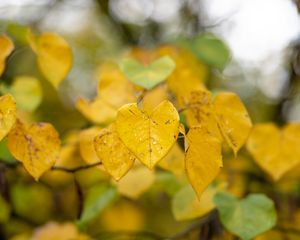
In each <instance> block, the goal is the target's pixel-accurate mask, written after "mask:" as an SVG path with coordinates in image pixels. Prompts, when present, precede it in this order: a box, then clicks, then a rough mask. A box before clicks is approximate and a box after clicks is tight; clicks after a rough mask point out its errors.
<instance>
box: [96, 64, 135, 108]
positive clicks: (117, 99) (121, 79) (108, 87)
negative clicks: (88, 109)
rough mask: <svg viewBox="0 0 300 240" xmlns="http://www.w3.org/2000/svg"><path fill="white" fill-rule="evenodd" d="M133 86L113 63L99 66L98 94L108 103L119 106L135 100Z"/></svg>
mask: <svg viewBox="0 0 300 240" xmlns="http://www.w3.org/2000/svg"><path fill="white" fill-rule="evenodd" d="M135 90H136V89H135V86H134V85H133V84H132V83H131V82H129V81H128V80H127V79H126V78H125V76H124V75H123V74H122V72H121V71H120V69H119V67H118V65H117V64H115V63H105V64H103V65H102V66H101V68H100V77H99V86H98V95H99V96H100V97H101V98H102V99H103V100H104V101H105V102H107V103H108V104H109V105H111V106H113V107H115V108H119V107H121V106H122V105H124V104H126V103H131V102H135V101H136V96H135Z"/></svg>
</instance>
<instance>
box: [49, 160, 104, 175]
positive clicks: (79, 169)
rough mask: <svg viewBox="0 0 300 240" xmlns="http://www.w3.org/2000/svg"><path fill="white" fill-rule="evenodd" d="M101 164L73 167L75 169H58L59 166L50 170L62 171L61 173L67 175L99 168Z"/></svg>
mask: <svg viewBox="0 0 300 240" xmlns="http://www.w3.org/2000/svg"><path fill="white" fill-rule="evenodd" d="M101 164H102V162H96V163H93V164H89V165H83V166H79V167H75V168H66V167H60V166H53V167H52V168H51V170H58V171H63V172H68V173H74V172H77V171H81V170H85V169H88V168H92V167H96V166H99V165H101Z"/></svg>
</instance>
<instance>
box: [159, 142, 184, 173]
mask: <svg viewBox="0 0 300 240" xmlns="http://www.w3.org/2000/svg"><path fill="white" fill-rule="evenodd" d="M158 166H159V167H161V168H163V169H165V170H168V171H170V172H172V173H173V174H175V175H182V174H183V173H184V151H183V150H182V149H181V147H180V146H179V144H176V143H175V144H174V145H173V147H172V148H171V150H170V151H169V152H168V154H167V155H166V156H165V157H164V158H163V159H162V160H161V161H160V162H159V163H158Z"/></svg>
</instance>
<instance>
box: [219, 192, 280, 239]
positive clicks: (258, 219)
mask: <svg viewBox="0 0 300 240" xmlns="http://www.w3.org/2000/svg"><path fill="white" fill-rule="evenodd" d="M214 202H215V204H216V206H217V209H218V211H219V214H220V219H221V222H222V224H223V225H224V226H225V227H226V228H227V229H228V230H229V231H230V232H232V233H234V234H236V235H237V236H239V237H241V238H242V239H244V240H250V239H252V238H254V237H255V236H257V235H259V234H261V233H263V232H265V231H267V230H269V229H271V228H272V227H273V226H274V225H275V224H276V219H277V215H276V211H275V207H274V203H273V202H272V200H271V199H269V198H268V197H266V196H265V195H263V194H250V195H248V196H247V197H246V198H244V199H242V200H239V199H237V198H236V197H235V196H233V195H231V194H229V193H225V192H218V193H217V194H216V195H215V197H214Z"/></svg>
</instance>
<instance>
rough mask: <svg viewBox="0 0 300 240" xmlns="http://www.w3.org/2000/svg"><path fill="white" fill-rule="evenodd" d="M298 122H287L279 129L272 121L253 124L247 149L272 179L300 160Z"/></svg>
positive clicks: (276, 178) (299, 125) (277, 177)
mask: <svg viewBox="0 0 300 240" xmlns="http://www.w3.org/2000/svg"><path fill="white" fill-rule="evenodd" d="M299 146H300V124H299V123H289V124H287V125H285V126H284V127H283V128H282V129H281V130H280V129H279V128H278V127H277V126H276V125H275V124H273V123H263V124H257V125H255V126H254V128H253V130H252V132H251V134H250V136H249V139H248V142H247V149H248V151H249V152H250V153H251V154H252V156H253V158H254V160H255V162H256V163H257V164H258V165H259V166H260V167H261V168H262V169H263V170H264V171H265V172H266V173H268V174H269V175H270V176H271V177H272V178H273V180H274V181H277V180H279V179H280V178H281V177H282V176H283V175H284V174H285V173H287V172H288V171H289V170H291V169H293V168H294V167H296V166H297V165H298V164H299V162H300V148H299Z"/></svg>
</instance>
